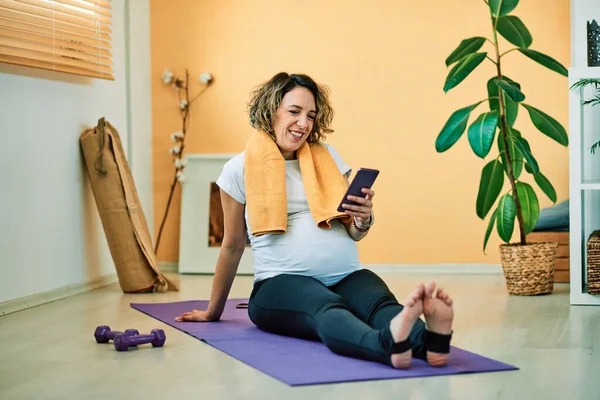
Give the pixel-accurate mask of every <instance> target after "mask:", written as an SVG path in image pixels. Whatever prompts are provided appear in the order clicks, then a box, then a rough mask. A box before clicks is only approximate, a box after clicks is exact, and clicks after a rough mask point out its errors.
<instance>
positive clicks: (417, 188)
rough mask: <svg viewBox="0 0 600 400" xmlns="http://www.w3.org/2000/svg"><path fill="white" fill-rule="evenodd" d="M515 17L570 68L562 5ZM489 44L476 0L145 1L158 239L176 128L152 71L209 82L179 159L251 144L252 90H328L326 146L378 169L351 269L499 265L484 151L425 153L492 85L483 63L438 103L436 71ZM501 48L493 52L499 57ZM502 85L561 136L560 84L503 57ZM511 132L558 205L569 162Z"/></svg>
mask: <svg viewBox="0 0 600 400" xmlns="http://www.w3.org/2000/svg"><path fill="white" fill-rule="evenodd" d="M515 14H516V15H518V16H519V17H520V18H521V19H522V20H523V21H524V22H525V24H526V25H527V26H528V28H529V29H530V31H531V33H532V36H533V39H534V40H533V45H532V47H531V48H532V49H535V50H539V51H542V52H544V53H546V54H548V55H550V56H552V57H554V58H556V59H557V60H559V61H560V62H562V63H563V64H564V65H565V66H567V67H568V66H569V50H570V49H569V40H570V39H569V36H570V33H569V1H568V0H522V1H521V3H520V4H519V6H518V8H517V9H516V10H515ZM490 31H491V28H490V22H489V13H488V11H487V8H486V6H485V4H484V3H483V1H481V0H445V1H409V0H387V1H386V0H376V1H369V2H364V1H360V2H359V1H348V0H310V1H301V2H300V1H296V2H291V1H280V0H252V1H244V0H227V1H208V0H177V1H176V2H174V1H166V0H152V1H151V41H152V73H153V87H152V112H153V117H152V118H153V131H154V150H153V151H154V177H155V187H154V193H155V209H154V219H155V235H156V233H157V232H158V225H159V222H160V219H161V217H162V215H163V212H164V207H165V204H166V200H167V196H168V191H169V186H170V183H171V179H172V174H173V171H172V163H171V160H170V156H169V154H168V149H169V147H170V145H171V143H170V139H169V134H170V132H172V131H174V130H177V129H179V124H180V122H179V119H178V118H179V117H178V114H177V111H176V110H175V109H174V108H173V106H172V102H173V91H172V90H171V89H169V88H166V87H164V85H163V84H162V82H161V80H160V79H159V76H160V74H161V72H162V71H163V69H165V68H170V69H172V70H174V71H175V72H176V73H179V74H180V73H182V72H183V71H184V69H185V68H189V69H190V71H191V73H192V75H193V76H194V77H196V76H197V75H198V74H200V72H202V71H203V70H209V71H211V72H212V73H213V75H214V76H215V83H214V85H213V86H212V87H210V89H209V90H208V91H207V92H206V93H205V95H204V96H202V98H201V99H200V100H199V101H198V103H197V104H195V105H194V108H193V110H192V112H193V116H192V121H191V126H190V133H189V137H188V139H186V143H187V144H186V147H187V148H186V152H187V153H229V152H231V153H234V152H240V151H242V150H243V148H244V144H245V141H246V139H247V137H248V135H249V133H250V132H251V128H250V127H249V124H248V118H247V114H246V112H245V107H246V102H247V100H248V94H249V92H250V90H251V89H252V87H254V86H255V85H257V84H258V83H260V82H262V81H264V80H266V79H268V78H270V77H271V76H272V75H273V74H275V73H276V72H279V71H287V72H300V73H307V74H309V75H311V76H312V77H313V78H314V79H315V80H317V81H318V82H321V83H324V84H326V85H328V86H329V87H330V88H331V90H332V100H333V102H334V106H335V109H336V116H335V120H334V129H335V130H336V132H335V133H334V134H333V135H332V136H331V137H330V138H329V139H328V142H329V143H331V144H333V145H334V146H335V147H336V149H337V150H338V151H339V152H340V153H341V154H342V156H343V158H344V159H345V161H346V162H347V163H348V164H350V165H351V166H352V167H353V168H354V169H356V168H359V167H370V168H378V169H380V170H381V174H380V176H379V179H378V181H377V183H376V185H375V187H374V189H375V190H376V193H377V194H376V198H375V212H376V215H377V223H376V227H374V228H373V231H372V232H371V233H370V235H369V237H368V239H367V240H365V241H363V242H361V243H360V254H361V261H362V262H365V263H497V262H499V256H498V251H497V249H496V247H497V245H498V244H499V243H500V240H499V239H498V238H497V234H495V233H494V234H493V236H492V239H491V240H490V243H489V245H488V246H489V247H488V252H487V255H484V254H483V252H482V242H483V235H484V232H485V229H486V227H487V220H486V221H481V220H480V219H479V218H478V217H477V215H476V213H475V199H476V196H477V190H478V185H479V177H480V173H481V168H482V167H483V166H484V165H485V163H487V162H488V161H489V160H490V159H491V157H495V156H496V155H497V152H496V150H495V148H494V149H493V150H492V153H491V155H490V156H488V158H487V159H486V160H481V159H479V158H478V157H476V156H475V155H474V154H473V153H472V151H471V149H470V147H469V145H468V141H467V140H466V133H465V136H464V137H463V138H462V139H461V141H460V142H459V143H458V144H457V145H456V146H455V147H454V148H452V149H451V150H450V151H449V152H446V153H443V154H438V153H436V151H435V148H434V142H435V139H436V137H437V135H438V133H439V131H440V129H441V128H442V126H443V125H444V123H445V122H446V120H447V118H448V117H449V116H450V114H451V113H452V112H453V111H454V110H456V109H458V108H461V107H463V106H466V105H469V104H472V103H474V102H476V101H479V100H481V99H483V98H485V97H487V93H486V86H485V83H486V82H487V80H488V79H489V78H490V77H491V76H492V75H493V74H494V66H493V65H492V64H491V63H490V62H487V61H486V62H485V63H484V64H483V65H482V66H480V67H479V69H478V70H477V71H475V72H474V73H473V74H472V75H471V76H469V77H468V78H467V79H466V80H465V81H464V82H463V83H462V84H461V85H460V86H459V87H457V88H455V89H453V90H452V91H450V92H449V93H448V94H444V93H443V90H442V87H443V84H444V80H445V77H446V74H447V71H448V70H447V69H446V67H445V64H444V60H445V59H446V57H447V56H448V55H449V54H450V52H451V51H452V50H453V49H454V48H455V47H456V46H457V45H458V44H459V42H460V41H461V40H462V39H464V38H468V37H471V36H487V37H489V36H490ZM485 48H486V49H488V50H489V51H491V50H492V48H491V47H488V45H486V47H485ZM508 48H509V47H508V44H507V43H506V42H503V47H502V49H501V50H506V49H508ZM504 73H505V74H507V75H508V76H510V77H511V78H512V79H513V80H516V81H518V82H520V83H521V85H522V89H523V91H524V93H525V94H526V96H527V99H526V102H527V103H529V104H531V105H533V106H535V107H538V108H540V109H542V110H543V111H545V112H547V113H549V114H550V115H552V116H554V117H555V118H556V119H557V120H558V121H560V122H561V123H562V124H563V126H565V128H567V121H568V104H567V94H568V82H567V79H566V78H565V77H562V76H560V75H558V74H556V73H554V72H551V71H549V70H547V69H545V68H543V67H541V66H539V65H538V64H536V63H534V62H533V61H531V60H529V59H528V58H525V57H524V56H522V55H521V54H520V53H518V52H512V53H510V54H509V55H507V56H506V57H505V59H504ZM476 111H479V112H483V111H484V108H483V106H480V108H478V109H477V110H476ZM477 114H478V113H477ZM477 114H476V115H477ZM476 115H475V116H476ZM475 116H474V117H475ZM474 117H473V118H474ZM516 127H517V128H518V129H519V130H520V131H521V132H522V133H523V134H524V136H525V137H526V138H527V139H528V140H529V141H530V143H531V147H532V150H533V152H534V155H535V156H536V157H537V160H538V162H539V164H540V168H541V170H542V172H543V173H544V174H545V175H546V176H547V177H548V178H549V179H550V181H551V182H552V183H553V184H554V186H555V188H556V190H557V193H558V198H559V201H562V200H565V199H566V198H567V197H568V149H566V148H563V147H561V146H560V145H558V144H556V143H555V142H553V141H552V140H550V139H548V138H547V137H545V136H543V135H542V134H541V133H540V132H538V131H537V130H535V128H534V127H533V125H532V124H531V122H530V120H529V116H528V114H527V113H526V112H525V111H524V109H521V110H520V114H519V119H518V120H517V124H516ZM529 182H530V183H533V180H531V179H529ZM505 188H508V184H506V185H505ZM538 197H539V198H540V201H541V206H542V207H546V206H549V205H550V201H549V200H548V199H547V198H546V197H545V196H544V195H543V193H541V192H539V196H538ZM179 199H180V197H179V190H178V191H177V194H176V197H175V202H174V204H173V206H172V209H171V213H170V215H169V220H168V222H167V225H166V227H165V232H164V234H163V235H164V236H163V239H162V243H161V246H160V247H161V249H160V250H159V254H158V257H159V259H160V260H164V261H174V260H177V257H178V252H179V250H178V241H179V222H178V221H179V204H180V203H179ZM516 233H517V230H516V229H515V238H516V237H517V236H516Z"/></svg>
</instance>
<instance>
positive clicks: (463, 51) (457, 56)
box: [446, 36, 485, 66]
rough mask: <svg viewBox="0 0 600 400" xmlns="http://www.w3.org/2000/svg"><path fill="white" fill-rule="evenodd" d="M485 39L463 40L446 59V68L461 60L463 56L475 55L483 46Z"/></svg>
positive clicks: (476, 37)
mask: <svg viewBox="0 0 600 400" xmlns="http://www.w3.org/2000/svg"><path fill="white" fill-rule="evenodd" d="M484 43H485V38H484V37H481V36H475V37H472V38H468V39H463V41H461V42H460V44H459V45H458V47H457V48H456V49H455V50H454V51H453V52H452V54H450V55H449V56H448V58H446V66H450V65H451V64H454V63H455V62H457V61H459V60H461V59H462V58H464V57H465V56H467V55H469V54H472V53H475V52H476V51H477V50H479V49H480V48H481V46H483V44H484Z"/></svg>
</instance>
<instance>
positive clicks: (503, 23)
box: [497, 15, 533, 49]
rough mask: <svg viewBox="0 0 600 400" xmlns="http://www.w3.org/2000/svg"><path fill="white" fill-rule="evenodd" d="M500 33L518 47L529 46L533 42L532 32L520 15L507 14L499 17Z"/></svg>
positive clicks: (498, 27)
mask: <svg viewBox="0 0 600 400" xmlns="http://www.w3.org/2000/svg"><path fill="white" fill-rule="evenodd" d="M497 29H498V33H500V34H501V35H502V36H503V37H504V38H505V39H506V40H508V41H509V42H511V43H512V44H514V45H515V46H517V47H520V48H525V49H526V48H528V47H529V46H531V43H532V42H533V38H532V37H531V33H529V30H528V29H527V27H526V26H525V24H524V23H523V21H521V19H520V18H519V17H515V16H514V15H507V16H505V17H500V18H498V25H497Z"/></svg>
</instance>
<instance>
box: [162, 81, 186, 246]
mask: <svg viewBox="0 0 600 400" xmlns="http://www.w3.org/2000/svg"><path fill="white" fill-rule="evenodd" d="M184 89H185V91H184V93H185V101H186V102H187V105H186V107H185V108H184V109H183V110H182V111H183V112H182V118H183V121H182V128H181V131H182V132H183V138H182V139H181V148H180V150H179V154H178V155H177V156H178V157H179V158H181V156H182V155H183V148H184V141H185V138H186V130H187V129H186V128H187V122H188V119H189V115H190V101H189V98H190V90H189V71H188V70H187V69H186V70H185V87H184ZM177 172H178V168H177V167H175V175H174V176H173V183H171V190H170V192H169V199H168V200H167V206H166V208H165V213H164V215H163V218H162V222H161V223H160V228H159V229H158V236H157V237H156V245H155V246H154V253H155V254H158V246H159V245H160V238H161V236H162V232H163V228H164V226H165V222H166V221H167V215H169V209H170V207H171V201H172V200H173V193H174V192H175V188H176V187H177Z"/></svg>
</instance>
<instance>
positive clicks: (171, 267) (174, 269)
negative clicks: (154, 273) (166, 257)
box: [158, 261, 179, 274]
mask: <svg viewBox="0 0 600 400" xmlns="http://www.w3.org/2000/svg"><path fill="white" fill-rule="evenodd" d="M158 268H159V269H160V272H164V273H167V274H177V273H179V263H178V262H177V261H159V262H158Z"/></svg>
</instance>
